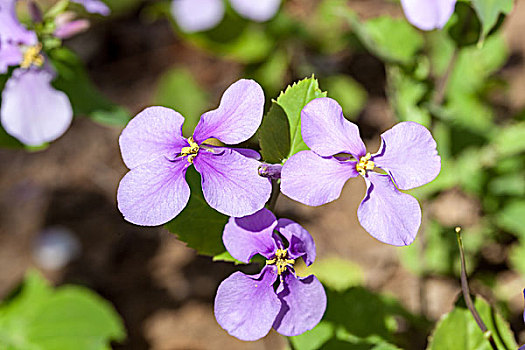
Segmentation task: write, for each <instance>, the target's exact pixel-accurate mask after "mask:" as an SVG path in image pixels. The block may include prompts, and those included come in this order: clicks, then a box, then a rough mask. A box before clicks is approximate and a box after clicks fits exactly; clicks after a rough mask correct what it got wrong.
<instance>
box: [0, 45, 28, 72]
mask: <svg viewBox="0 0 525 350" xmlns="http://www.w3.org/2000/svg"><path fill="white" fill-rule="evenodd" d="M22 59H23V56H22V51H20V48H19V47H18V46H17V45H10V44H0V74H4V73H6V72H7V69H8V68H9V66H17V65H19V64H20V62H22Z"/></svg>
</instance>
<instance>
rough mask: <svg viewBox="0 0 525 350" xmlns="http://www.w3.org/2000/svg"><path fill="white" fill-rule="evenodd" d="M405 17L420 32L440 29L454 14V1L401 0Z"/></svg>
mask: <svg viewBox="0 0 525 350" xmlns="http://www.w3.org/2000/svg"><path fill="white" fill-rule="evenodd" d="M401 6H402V7H403V11H405V16H406V18H407V19H408V21H409V22H410V23H412V25H414V26H416V27H418V28H419V29H422V30H433V29H441V28H443V27H444V26H445V24H447V22H448V20H449V19H450V17H451V16H452V14H453V13H454V8H455V6H456V0H401Z"/></svg>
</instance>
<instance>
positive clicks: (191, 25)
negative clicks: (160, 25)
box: [171, 0, 281, 33]
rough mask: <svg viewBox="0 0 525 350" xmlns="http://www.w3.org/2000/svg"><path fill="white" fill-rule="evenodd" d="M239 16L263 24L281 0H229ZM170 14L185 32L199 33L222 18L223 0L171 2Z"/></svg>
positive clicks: (277, 8) (181, 0)
mask: <svg viewBox="0 0 525 350" xmlns="http://www.w3.org/2000/svg"><path fill="white" fill-rule="evenodd" d="M229 1H230V4H231V6H232V8H233V9H234V10H235V11H236V12H237V13H238V14H240V15H241V16H243V17H245V18H247V19H250V20H253V21H257V22H265V21H267V20H269V19H270V18H272V17H273V16H274V15H275V14H276V13H277V11H278V10H279V6H280V5H281V0H257V1H255V0H229ZM171 12H172V13H173V17H174V18H175V20H176V21H177V23H178V25H179V26H180V28H181V29H182V30H183V31H185V32H187V33H193V32H200V31H204V30H208V29H211V28H213V27H215V26H216V25H217V24H219V22H220V21H221V20H222V18H223V16H224V3H223V0H173V2H172V5H171Z"/></svg>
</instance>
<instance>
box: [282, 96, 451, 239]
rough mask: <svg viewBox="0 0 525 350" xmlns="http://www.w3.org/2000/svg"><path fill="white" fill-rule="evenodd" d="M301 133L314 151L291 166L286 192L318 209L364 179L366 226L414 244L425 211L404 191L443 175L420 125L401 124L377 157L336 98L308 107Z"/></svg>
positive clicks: (286, 169)
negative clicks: (351, 181) (350, 181)
mask: <svg viewBox="0 0 525 350" xmlns="http://www.w3.org/2000/svg"><path fill="white" fill-rule="evenodd" d="M301 130H302V136H303V140H304V142H305V143H306V144H307V145H308V147H310V149H311V151H302V152H299V153H297V154H295V155H293V156H292V157H290V159H288V160H287V161H286V163H285V164H284V166H283V169H282V173H281V191H282V192H283V193H284V194H285V195H287V196H288V197H290V198H292V199H295V200H297V201H299V202H302V203H304V204H308V205H313V206H317V205H322V204H325V203H328V202H331V201H333V200H335V199H337V198H338V197H339V195H340V194H341V190H342V189H343V185H344V184H345V183H346V181H347V180H348V179H350V178H352V177H356V176H358V175H361V176H362V177H363V178H364V179H365V181H366V186H367V191H366V195H365V198H364V199H363V201H362V202H361V204H360V205H359V209H358V211H357V215H358V218H359V222H360V223H361V225H362V226H363V227H364V228H365V230H367V231H368V232H369V233H370V234H371V235H372V236H374V237H375V238H376V239H378V240H380V241H382V242H385V243H388V244H392V245H408V244H410V243H412V241H413V240H414V239H415V237H416V234H417V231H418V229H419V225H420V223H421V209H420V207H419V204H418V202H417V200H416V199H415V198H414V197H412V196H410V195H408V194H405V193H403V192H400V191H399V190H408V189H411V188H414V187H418V186H421V185H424V184H426V183H428V182H430V181H432V180H433V179H434V178H435V177H436V176H437V175H438V173H439V171H440V169H441V159H440V157H439V156H438V154H437V151H436V142H435V141H434V139H433V138H432V135H431V134H430V132H429V131H428V130H427V129H426V128H425V127H423V126H421V125H419V124H417V123H414V122H403V123H399V124H397V125H396V126H394V127H393V128H392V129H390V130H388V131H386V132H384V133H383V134H382V135H381V147H380V149H379V152H377V153H375V154H373V155H371V154H370V153H367V151H366V148H365V145H364V143H363V141H362V140H361V138H360V137H359V129H358V127H357V125H355V124H353V123H352V122H350V121H348V120H346V119H345V118H344V116H343V112H342V109H341V106H339V104H338V103H337V102H336V101H335V100H332V99H330V98H318V99H315V100H313V101H312V102H310V103H309V104H307V105H306V106H305V107H304V109H303V110H302V112H301ZM375 169H378V170H379V169H380V170H382V172H375V171H373V170H375Z"/></svg>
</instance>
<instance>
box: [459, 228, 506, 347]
mask: <svg viewBox="0 0 525 350" xmlns="http://www.w3.org/2000/svg"><path fill="white" fill-rule="evenodd" d="M456 238H457V240H458V245H459V254H460V256H461V291H462V292H463V298H464V299H465V302H466V304H467V307H468V309H469V310H470V313H471V314H472V316H473V317H474V320H475V321H476V323H477V324H478V327H479V328H480V329H481V331H482V332H483V336H484V337H485V338H486V339H487V340H488V341H489V343H490V346H491V347H492V349H494V350H498V347H497V346H496V342H495V341H494V337H493V336H492V332H491V331H489V329H488V328H487V326H486V325H485V323H484V322H483V320H482V319H481V317H480V316H479V313H478V310H476V307H475V306H474V303H473V302H472V298H471V297H470V288H469V285H468V279H467V269H466V264H465V253H464V251H463V241H462V240H461V227H456Z"/></svg>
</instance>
